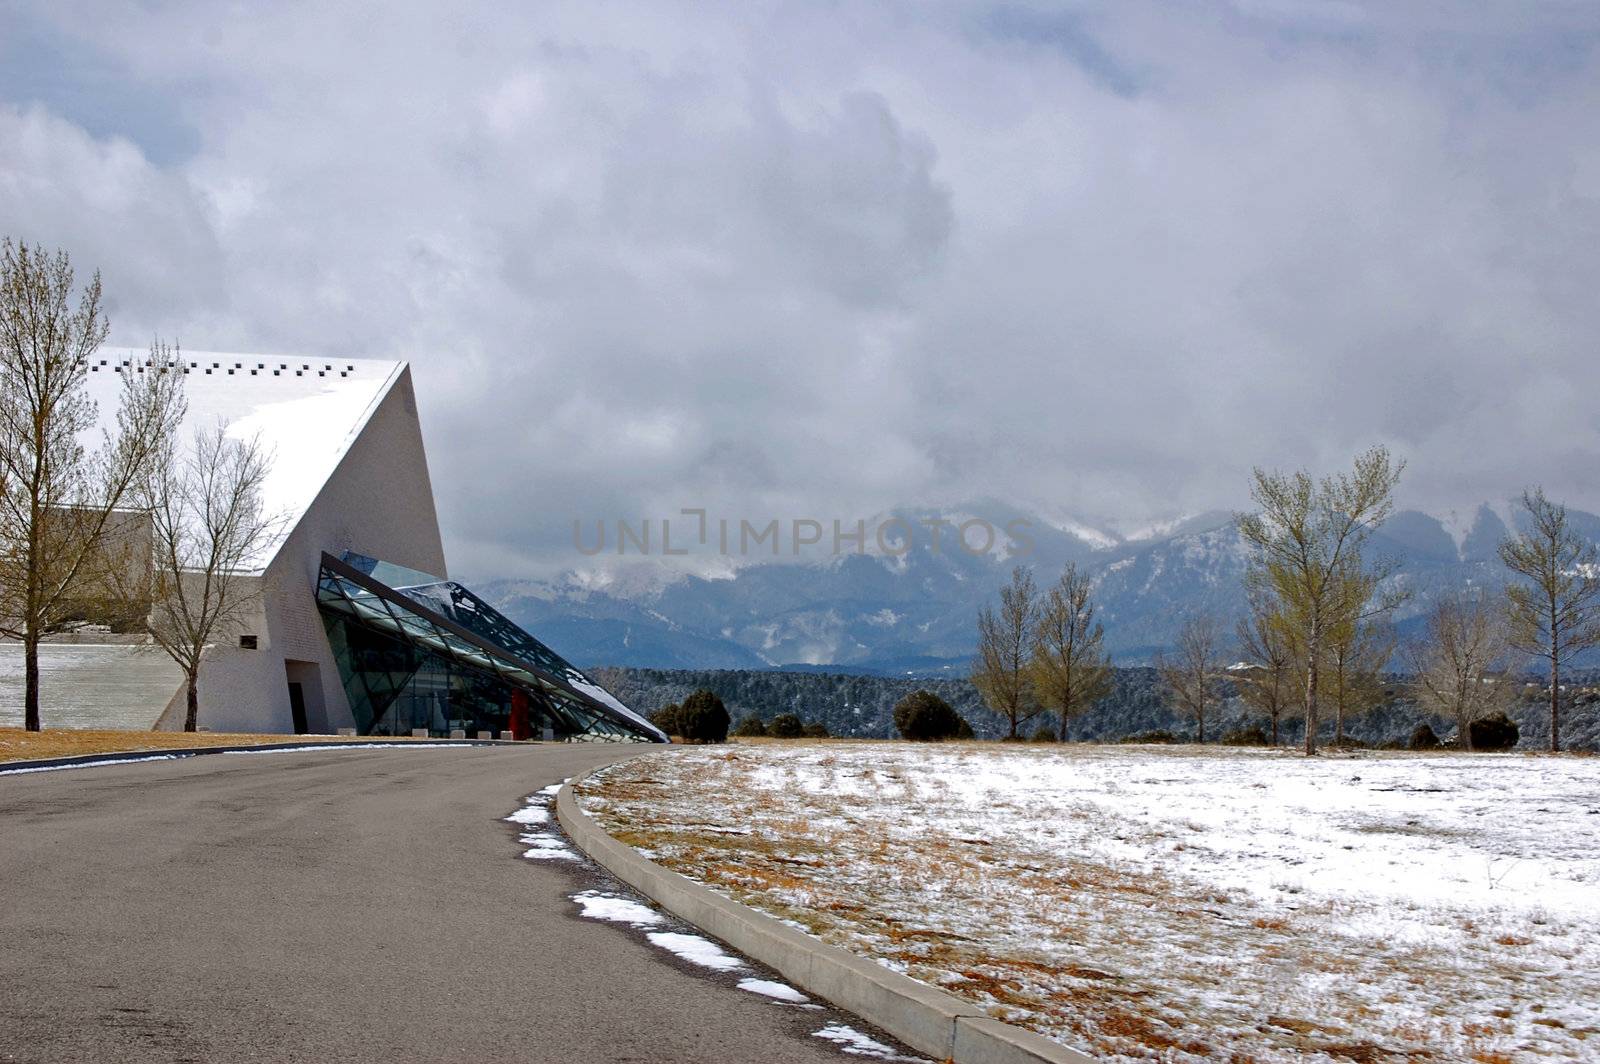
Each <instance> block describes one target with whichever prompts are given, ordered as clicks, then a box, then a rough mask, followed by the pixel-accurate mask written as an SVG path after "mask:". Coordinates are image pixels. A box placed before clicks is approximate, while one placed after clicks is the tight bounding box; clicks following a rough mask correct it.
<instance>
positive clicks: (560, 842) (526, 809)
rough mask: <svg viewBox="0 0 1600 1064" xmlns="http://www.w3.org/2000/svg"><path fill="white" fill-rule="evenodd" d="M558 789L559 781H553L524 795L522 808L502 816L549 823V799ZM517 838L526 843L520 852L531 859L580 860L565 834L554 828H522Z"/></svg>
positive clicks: (527, 823)
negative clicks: (554, 830)
mask: <svg viewBox="0 0 1600 1064" xmlns="http://www.w3.org/2000/svg"><path fill="white" fill-rule="evenodd" d="M560 789H561V784H560V783H556V784H552V785H550V786H549V787H545V788H543V789H542V790H540V791H538V792H536V793H534V794H530V795H528V797H526V798H524V799H523V802H524V803H525V804H524V805H523V807H522V808H521V809H518V810H517V811H516V812H515V813H512V814H511V815H510V816H508V817H504V818H502V819H504V820H505V821H506V822H507V823H510V824H518V825H520V826H522V827H525V828H540V827H546V826H548V825H549V823H550V803H551V802H553V801H555V795H556V792H557V791H559V790H560ZM517 841H518V842H520V843H522V844H523V845H524V846H527V847H528V849H527V850H524V851H523V854H522V856H524V857H526V858H527V859H528V860H530V861H581V860H583V858H581V857H579V856H578V851H576V850H574V849H573V848H572V847H570V846H568V845H567V840H566V836H564V835H559V834H557V833H555V832H553V831H525V832H523V833H522V834H520V835H518V836H517Z"/></svg>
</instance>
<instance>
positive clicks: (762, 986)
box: [739, 979, 811, 1005]
mask: <svg viewBox="0 0 1600 1064" xmlns="http://www.w3.org/2000/svg"><path fill="white" fill-rule="evenodd" d="M739 989H740V990H748V991H749V992H750V993H752V994H760V995H761V996H762V997H769V998H772V999H773V1000H774V1001H783V1002H787V1003H788V1004H790V1005H809V1004H810V1003H811V999H810V998H808V997H806V996H805V995H804V994H802V993H800V991H798V990H796V989H795V988H794V987H792V986H790V985H789V984H788V983H778V982H774V981H773V980H771V979H741V980H739Z"/></svg>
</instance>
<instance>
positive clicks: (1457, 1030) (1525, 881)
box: [583, 742, 1600, 1064]
mask: <svg viewBox="0 0 1600 1064" xmlns="http://www.w3.org/2000/svg"><path fill="white" fill-rule="evenodd" d="M583 802H584V806H585V808H586V809H588V810H589V811H590V812H591V813H593V814H594V815H596V816H598V817H599V818H600V819H601V820H602V822H604V823H605V824H606V826H607V827H608V828H609V829H610V830H612V831H613V833H614V834H616V835H617V836H618V837H620V838H622V839H624V840H625V841H627V842H630V843H632V844H634V845H637V846H640V847H641V848H643V849H646V850H648V851H649V852H650V853H651V854H652V856H653V857H654V858H655V859H656V860H658V861H662V862H664V863H665V864H667V865H668V866H669V867H672V868H674V869H676V870H678V871H680V872H684V873H686V874H689V875H692V876H695V877H697V878H699V879H701V880H702V881H704V882H706V883H708V884H710V885H711V886H713V887H714V888H716V889H718V890H721V891H723V892H724V893H727V894H730V895H732V896H734V897H737V898H739V899H740V900H742V901H746V902H748V903H750V904H754V905H756V906H758V907H760V908H763V909H765V910H767V911H769V912H771V913H772V914H773V915H775V916H777V917H779V918H780V919H784V920H787V921H789V922H791V923H794V924H796V925H797V926H801V927H803V928H805V929H806V930H808V931H810V932H811V933H813V934H816V935H818V936H820V937H821V938H823V939H825V940H826V941H829V942H833V943H836V944H840V945H844V946H847V947H849V948H851V949H854V950H857V951H859V952H862V953H865V954H867V955H870V956H872V957H874V958H875V959H877V960H879V961H880V962H881V963H885V964H887V965H888V966H890V967H892V968H895V969H897V970H901V971H905V972H907V973H908V974H910V975H912V976H913V977H915V978H918V979H921V980H923V981H925V982H928V983H931V984H934V985H937V986H940V987H943V988H944V989H946V990H949V991H950V992H952V993H955V994H958V995H961V996H963V997H966V998H969V999H971V1000H973V1001H975V1002H977V1003H978V1004H980V1005H981V1006H982V1007H984V1008H986V1009H987V1010H988V1011H989V1012H990V1013H991V1014H992V1015H995V1016H998V1017H1000V1018H1003V1019H1006V1020H1009V1021H1011V1022H1015V1023H1018V1024H1021V1025H1023V1026H1027V1027H1030V1028H1033V1029H1035V1030H1038V1031H1041V1032H1042V1033H1045V1034H1047V1035H1050V1036H1052V1037H1055V1038H1058V1039H1060V1040H1061V1041H1063V1042H1066V1043H1068V1044H1071V1045H1074V1046H1077V1047H1079V1048H1082V1049H1086V1050H1089V1051H1091V1052H1094V1053H1096V1054H1100V1055H1103V1056H1105V1057H1107V1058H1110V1059H1119V1060H1162V1061H1172V1062H1188V1061H1202V1060H1209V1061H1216V1060H1231V1061H1237V1062H1241V1064H1242V1062H1246V1061H1262V1062H1265V1061H1287V1060H1312V1061H1341V1060H1342V1061H1350V1060H1356V1061H1379V1060H1389V1059H1401V1058H1407V1057H1411V1058H1416V1059H1432V1060H1479V1061H1484V1062H1488V1064H1493V1062H1497V1061H1521V1060H1536V1059H1568V1060H1573V1059H1600V927H1597V926H1596V920H1595V917H1596V914H1597V913H1600V759H1596V758H1582V757H1560V758H1555V757H1543V756H1528V755H1437V756H1430V755H1413V754H1375V753H1365V754H1359V755H1354V756H1338V757H1335V756H1328V757H1323V758H1318V759H1312V760H1307V759H1304V758H1300V757H1298V756H1295V755H1292V754H1287V753H1283V752H1275V751H1259V750H1226V749H1217V748H1209V749H1201V748H1192V747H1190V748H1185V747H1175V748H1164V747H1078V746H1072V747H1057V746H1049V747H1034V746H1026V747H1000V746H995V745H988V744H951V745H944V746H937V747H928V746H912V745H908V744H899V743H833V742H830V743H822V744H803V745H802V744H770V745H767V744H762V745H750V746H744V745H739V746H735V747H732V748H728V747H723V748H715V747H706V748H695V749H690V750H673V751H671V752H663V753H662V754H661V755H658V756H653V757H644V758H636V759H632V760H629V761H626V762H622V763H621V764H619V765H616V766H613V767H612V768H610V769H608V770H606V772H605V773H604V774H602V775H601V776H600V777H597V778H596V779H595V780H594V781H593V782H591V783H588V784H586V785H585V789H584V794H583Z"/></svg>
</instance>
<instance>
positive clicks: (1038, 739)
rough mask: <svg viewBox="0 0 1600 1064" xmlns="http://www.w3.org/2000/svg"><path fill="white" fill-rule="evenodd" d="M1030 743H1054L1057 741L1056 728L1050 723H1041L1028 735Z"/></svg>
mask: <svg viewBox="0 0 1600 1064" xmlns="http://www.w3.org/2000/svg"><path fill="white" fill-rule="evenodd" d="M1028 741H1029V742H1030V743H1053V742H1055V741H1056V730H1055V729H1054V728H1052V727H1050V725H1048V724H1041V725H1039V726H1038V727H1037V728H1035V729H1034V731H1033V734H1032V735H1030V736H1028Z"/></svg>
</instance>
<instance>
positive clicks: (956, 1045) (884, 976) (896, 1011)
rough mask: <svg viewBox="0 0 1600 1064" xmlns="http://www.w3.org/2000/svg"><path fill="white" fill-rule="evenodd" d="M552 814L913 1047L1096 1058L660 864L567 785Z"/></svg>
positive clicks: (1013, 1059)
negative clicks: (581, 803)
mask: <svg viewBox="0 0 1600 1064" xmlns="http://www.w3.org/2000/svg"><path fill="white" fill-rule="evenodd" d="M593 771H598V769H597V770H593ZM588 775H589V773H585V774H584V775H583V776H579V777H577V779H576V780H575V781H574V782H582V780H583V779H584V778H586V777H587V776H588ZM556 818H557V819H558V820H559V821H560V822H561V826H562V828H564V829H565V830H566V832H567V834H568V835H569V836H571V838H572V841H573V842H575V843H577V844H578V846H579V848H580V849H582V850H583V851H584V852H585V853H587V854H588V855H589V856H590V857H592V858H594V859H595V860H596V861H597V862H599V863H600V864H601V865H603V866H604V867H605V868H606V870H607V871H609V872H610V873H611V874H612V875H614V876H616V877H617V878H618V879H620V880H622V881H623V882H624V883H627V884H628V885H629V886H631V887H633V888H634V889H635V890H637V891H639V892H641V893H643V894H645V895H646V896H648V897H650V898H652V899H653V900H655V901H656V902H657V903H659V904H660V905H661V907H662V908H664V909H666V910H667V911H668V912H670V913H672V914H673V915H675V916H678V917H680V918H682V919H684V920H687V921H689V922H690V923H691V924H694V925H695V926H696V927H699V928H701V929H702V930H704V931H706V932H707V933H709V934H711V935H713V936H715V937H716V938H719V939H721V940H722V941H723V942H726V943H727V944H728V945H730V946H732V947H733V948H734V949H736V950H738V951H739V952H741V953H743V954H745V955H746V956H748V957H752V958H754V959H755V960H757V961H760V962H761V963H762V964H765V965H767V966H768V967H769V968H772V969H774V970H775V971H777V972H780V973H781V974H782V975H783V977H784V978H785V979H788V980H789V981H790V982H792V983H794V984H795V985H796V986H799V987H800V988H801V989H803V990H806V991H808V992H809V993H812V994H815V995H816V996H817V997H819V998H823V999H825V1000H827V1001H830V1002H832V1003H833V1004H835V1005H837V1006H839V1007H840V1008H841V1009H844V1010H846V1011H847V1012H853V1013H855V1014H856V1015H857V1016H860V1017H861V1018H862V1019H864V1020H866V1021H867V1022H868V1023H871V1024H874V1025H875V1026H877V1027H880V1028H882V1029H883V1030H885V1031H888V1032H889V1033H890V1034H892V1035H894V1036H895V1037H896V1038H898V1039H900V1040H901V1041H902V1042H904V1043H905V1044H906V1045H908V1046H910V1047H911V1048H913V1049H915V1050H916V1051H917V1052H919V1053H926V1054H927V1055H929V1056H930V1057H932V1058H933V1059H935V1060H939V1061H953V1062H954V1064H1093V1061H1094V1058H1093V1057H1090V1056H1086V1055H1085V1054H1083V1053H1080V1052H1078V1051H1077V1050H1075V1049H1069V1048H1067V1047H1066V1046H1064V1045H1061V1044H1060V1043H1059V1042H1055V1041H1052V1040H1050V1039H1048V1038H1045V1037H1043V1036H1042V1035H1037V1034H1034V1033H1033V1032H1032V1031H1025V1030H1023V1029H1022V1028H1020V1027H1012V1026H1009V1025H1008V1024H1004V1023H1001V1022H1000V1021H998V1020H995V1019H991V1018H990V1017H989V1016H987V1015H985V1014H984V1013H983V1012H982V1011H981V1010H979V1009H978V1007H977V1006H976V1005H973V1004H971V1003H970V1002H966V1001H963V1000H961V999H960V998H958V997H955V996H954V995H951V994H947V993H945V992H944V991H942V990H936V989H934V988H933V987H931V986H928V985H927V984H926V983H919V982H918V981H917V980H915V979H912V978H911V977H910V976H907V975H901V974H900V973H899V972H892V971H890V970H889V969H887V968H885V967H883V966H882V965H880V964H877V963H875V962H873V961H870V960H867V959H866V958H865V957H861V956H858V955H856V954H854V953H851V952H850V951H848V950H844V949H840V948H839V947H837V946H830V945H828V944H826V943H824V942H820V941H818V940H817V939H815V938H812V937H811V936H810V935H807V934H805V933H804V932H801V931H797V930H795V929H794V928H792V927H790V926H788V925H787V924H784V923H781V922H780V921H778V920H775V919H773V918H772V917H770V916H767V915H765V914H764V913H759V912H756V911H755V910H754V909H751V908H750V907H748V906H745V905H741V904H739V903H738V902H736V901H731V900H729V899H728V898H725V897H723V896H722V895H720V894H716V893H714V892H712V891H711V890H709V889H707V888H706V887H703V886H701V885H700V884H699V883H696V882H694V881H693V880H691V879H688V878H687V877H685V876H681V875H679V874H678V873H676V872H672V871H669V870H667V869H665V868H663V867H661V866H660V865H658V864H656V863H655V862H654V861H651V860H650V859H648V858H646V857H645V856H643V855H642V854H640V853H639V851H637V850H635V849H634V848H633V847H631V846H628V845H626V844H625V843H622V842H618V841H617V840H616V839H614V838H612V837H611V836H610V835H609V834H608V833H607V832H606V830H605V829H604V828H602V827H601V826H600V825H599V824H597V823H596V822H595V821H594V820H593V819H591V818H590V817H589V815H588V814H587V813H585V812H584V811H583V810H582V809H580V808H579V807H578V800H577V797H576V795H574V794H573V790H572V784H571V783H568V784H566V785H564V786H563V787H562V788H561V790H559V791H557V792H556Z"/></svg>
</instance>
